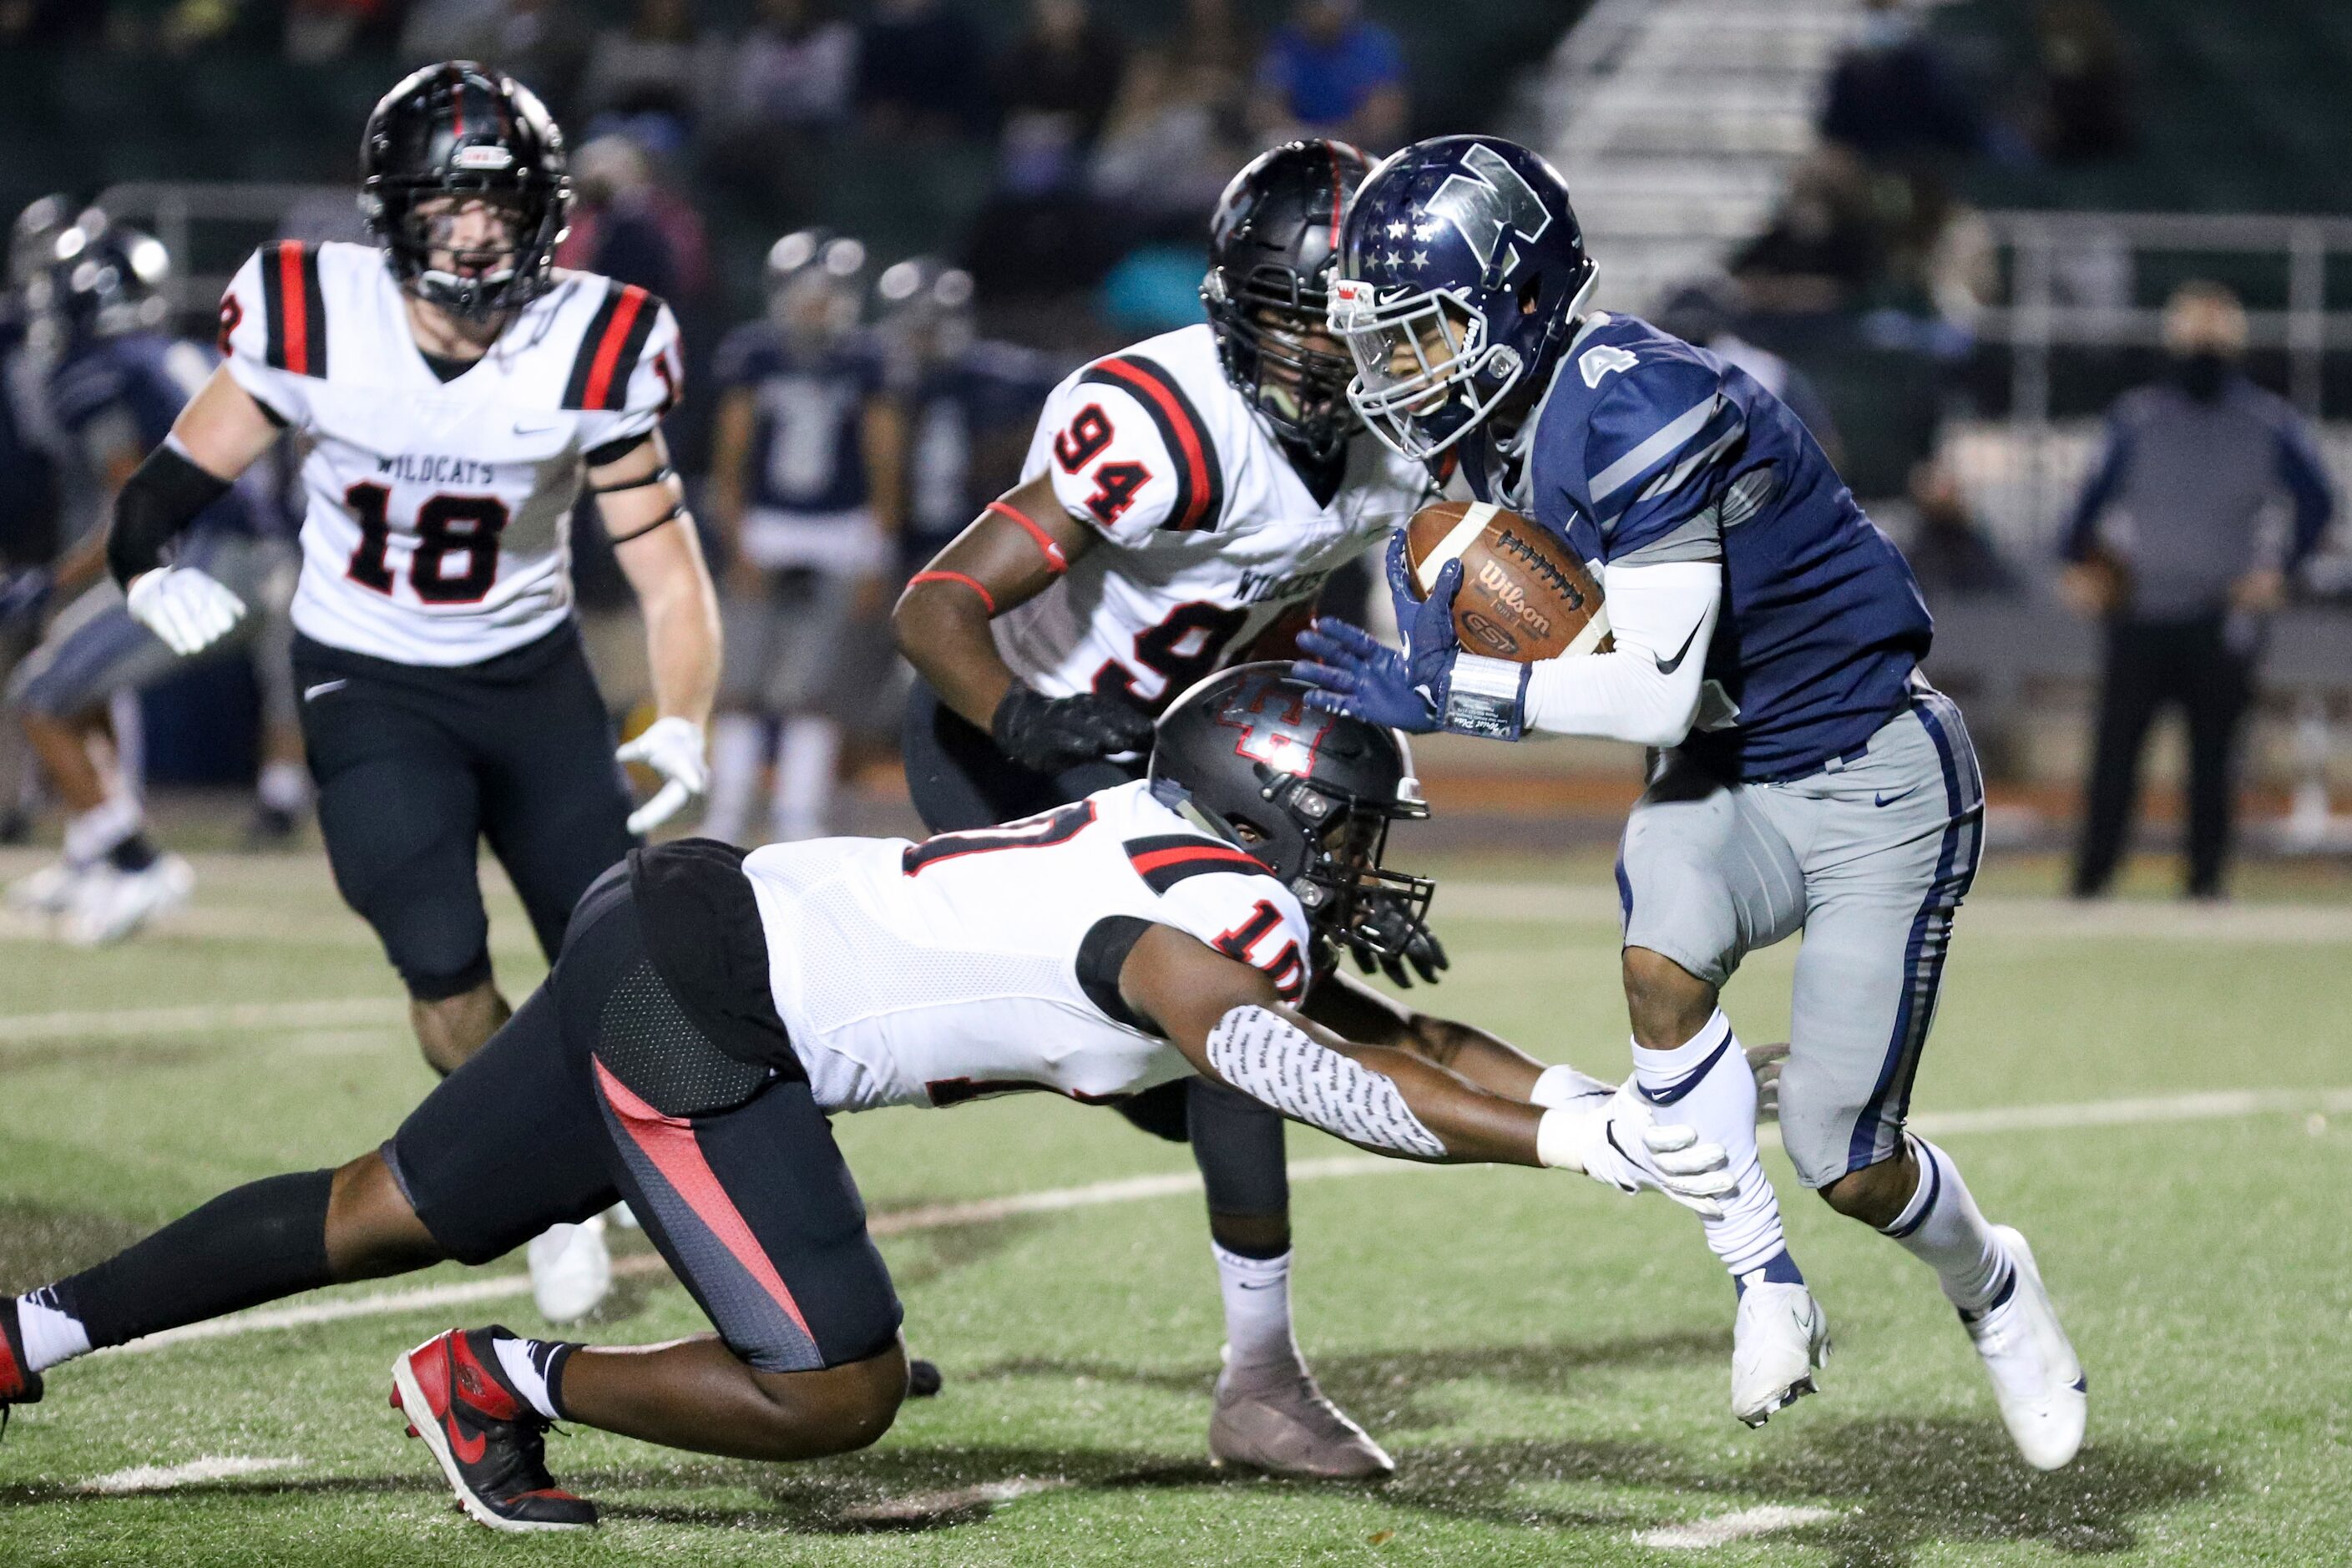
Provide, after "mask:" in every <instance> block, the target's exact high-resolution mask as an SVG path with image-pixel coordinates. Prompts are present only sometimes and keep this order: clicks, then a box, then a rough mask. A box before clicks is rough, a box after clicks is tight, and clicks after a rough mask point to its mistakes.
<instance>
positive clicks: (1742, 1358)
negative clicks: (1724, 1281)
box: [1731, 1280, 1830, 1426]
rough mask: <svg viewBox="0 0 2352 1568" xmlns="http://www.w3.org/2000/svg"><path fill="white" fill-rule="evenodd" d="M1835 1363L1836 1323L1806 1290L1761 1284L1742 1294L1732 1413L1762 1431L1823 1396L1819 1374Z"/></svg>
mask: <svg viewBox="0 0 2352 1568" xmlns="http://www.w3.org/2000/svg"><path fill="white" fill-rule="evenodd" d="M1829 1359H1830V1320H1829V1315H1828V1314H1827V1313H1825V1312H1823V1311H1822V1304H1821V1303H1820V1302H1819V1301H1816V1300H1813V1293H1812V1292H1811V1290H1808V1289H1805V1287H1803V1286H1802V1285H1782V1284H1773V1283H1769V1282H1765V1281H1760V1280H1759V1282H1757V1283H1755V1284H1753V1285H1750V1286H1748V1288H1747V1289H1745V1290H1743V1291H1741V1292H1740V1295H1739V1315H1738V1318H1737V1319H1735V1320H1734V1321H1733V1323H1732V1329H1731V1413H1732V1415H1736V1416H1738V1418H1739V1419H1740V1421H1741V1422H1742V1423H1744V1424H1745V1425H1747V1426H1763V1425H1764V1423H1765V1422H1767V1421H1769V1420H1770V1419H1771V1418H1772V1414H1773V1412H1774V1411H1777V1410H1786V1409H1787V1408H1788V1407H1789V1406H1790V1405H1794V1404H1795V1403H1796V1402H1797V1401H1798V1400H1800V1399H1802V1398H1803V1397H1804V1396H1805V1395H1806V1394H1814V1393H1818V1392H1819V1389H1818V1387H1817V1385H1816V1384H1814V1382H1813V1370H1814V1369H1815V1368H1816V1367H1819V1366H1822V1365H1823V1364H1824V1363H1827V1362H1828V1361H1829Z"/></svg>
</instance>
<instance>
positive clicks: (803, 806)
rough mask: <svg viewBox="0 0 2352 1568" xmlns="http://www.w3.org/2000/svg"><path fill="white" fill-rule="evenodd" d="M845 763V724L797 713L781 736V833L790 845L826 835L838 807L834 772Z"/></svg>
mask: <svg viewBox="0 0 2352 1568" xmlns="http://www.w3.org/2000/svg"><path fill="white" fill-rule="evenodd" d="M840 765H841V726H840V725H838V724H836V723H835V722H834V721H832V720H830V719H818V718H813V717H811V716H809V715H807V714H799V715H795V716H794V717H793V718H790V719H787V720H785V721H784V727H783V731H782V733H781V734H779V735H778V736H777V737H776V795H775V800H774V802H773V803H772V809H773V811H774V814H775V830H776V837H777V838H778V839H779V840H782V841H783V842H786V843H790V842H792V841H793V840H795V839H801V838H822V837H824V827H825V821H826V818H827V817H829V816H831V815H832V811H833V775H834V773H835V770H836V769H838V768H839V767H840Z"/></svg>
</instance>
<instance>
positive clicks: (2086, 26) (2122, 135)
mask: <svg viewBox="0 0 2352 1568" xmlns="http://www.w3.org/2000/svg"><path fill="white" fill-rule="evenodd" d="M2033 41H2034V47H2035V53H2036V55H2037V56H2038V58H2037V60H2036V66H2037V71H2036V75H2037V76H2038V78H2039V80H2038V82H2037V86H2038V87H2039V89H2040V94H2041V103H2040V105H2039V106H2038V110H2037V112H2036V114H2035V117H2034V126H2033V144H2034V151H2036V152H2037V153H2041V155H2042V157H2044V158H2047V159H2048V160H2050V161H2051V162H2052V163H2092V162H2095V161H2096V160H2099V159H2102V158H2121V157H2124V156H2126V155H2127V154H2128V153H2130V152H2131V151H2132V149H2133V148H2134V147H2135V146H2136V145H2137V143H2138V141H2139V126H2138V122H2137V115H2136V114H2135V113H2134V111H2133V108H2132V84H2131V61H2130V58H2129V57H2128V56H2127V55H2126V51H2125V47H2124V37H2123V29H2122V28H2120V27H2118V26H2116V19H2115V16H2113V15H2112V14H2111V13H2110V12H2109V11H2108V10H2107V8H2106V6H2105V5H2103V4H2101V3H2100V0H2042V4H2041V5H2038V6H2036V7H2035V8H2034V16H2033Z"/></svg>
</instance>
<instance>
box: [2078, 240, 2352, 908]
mask: <svg viewBox="0 0 2352 1568" xmlns="http://www.w3.org/2000/svg"><path fill="white" fill-rule="evenodd" d="M2164 343H2165V348H2166V350H2167V352H2168V355H2169V357H2170V362H2171V371H2170V374H2168V376H2167V377H2166V378H2165V379H2164V380H2163V381H2161V382H2158V383H2157V384H2153V385H2149V386H2143V387H2140V388H2137V390H2135V391H2132V392H2128V393H2126V394H2125V395H2123V397H2122V398H2121V399H2119V400H2118V401H2117V402H2116V406H2115V408H2114V409H2113V411H2112V412H2111V413H2110V414H2109V415H2108V416H2107V433H2106V445H2105V450H2104V452H2103V453H2102V454H2101V457H2100V458H2099V462H2098V466H2097V468H2095V471H2094V472H2093V475H2092V478H2091V482H2090V484H2089V486H2088V487H2087V488H2085V489H2084V491H2083V496H2082V500H2080V501H2078V502H2077V503H2076V504H2075V508H2074V518H2073V521H2071V523H2070V524H2069V526H2068V527H2067V530H2066V537H2065V543H2064V546H2063V555H2064V558H2065V561H2066V563H2067V565H2066V571H2065V574H2064V576H2063V578H2062V579H2061V580H2060V586H2061V588H2062V590H2063V592H2064V594H2065V595H2066V597H2067V598H2068V599H2069V600H2070V601H2072V602H2073V603H2074V605H2075V606H2076V607H2077V608H2078V609H2081V610H2082V611H2083V612H2084V613H2085V614H2087V615H2093V616H2098V617H2100V618H2102V619H2104V620H2105V623H2106V632H2107V649H2106V668H2105V676H2104V678H2103V679H2102V681H2101V685H2100V692H2099V718H2098V731H2097V737H2096V740H2095V746H2094V754H2093V758H2092V763H2091V773H2090V779H2089V782H2088V787H2087V791H2086V795H2085V799H2084V822H2083V837H2082V844H2081V847H2080V850H2079V852H2078V855H2077V858H2076V860H2075V866H2074V893H2075V896H2076V897H2078V898H2092V897H2095V896H2097V895H2098V894H2100V893H2102V892H2104V891H2105V889H2106V887H2107V884H2108V881H2109V880H2110V879H2112V878H2113V876H2114V874H2115V869H2116V863H2117V861H2118V860H2120V859H2121V858H2122V855H2123V851H2124V847H2125V843H2126V838H2127V837H2128V836H2129V831H2130V826H2131V816H2132V812H2133V807H2134V805H2135V801H2136V797H2137V793H2138V787H2139V759H2140V752H2141V749H2142V746H2143V744H2144V743H2145V742H2146V741H2147V731H2148V726H2149V725H2150V724H2151V723H2152V722H2153V721H2154V720H2155V718H2156V715H2157V713H2158V711H2159V710H2161V709H2163V708H2164V707H2166V706H2167V705H2168V704H2171V703H2179V705H2180V707H2181V708H2182V710H2184V712H2185V713H2186V715H2187V717H2188V721H2189V881H2188V891H2189V896H2190V897H2192V898H2200V899H2210V898H2219V897H2221V894H2222V891H2223V884H2222V877H2223V871H2224V867H2225V863H2226V861H2227V858H2228V854H2229V847H2230V829H2231V810H2232V806H2233V795H2234V793H2235V792H2234V788H2233V783H2234V773H2235V764H2236V752H2237V745H2238V739H2239V734H2240V731H2241V729H2242V721H2243V719H2244V717H2245V712H2246V709H2247V706H2248V703H2249V700H2250V699H2251V698H2252V694H2253V689H2254V687H2253V676H2254V667H2255V660H2256V656H2257V655H2258V653H2259V652H2260V649H2261V644H2262V634H2263V625H2264V623H2265V621H2266V620H2267V619H2268V617H2269V616H2270V615H2271V614H2272V613H2273V611H2275V610H2276V609H2277V608H2278V607H2279V605H2281V604H2282V603H2283V602H2284V599H2285V597H2286V592H2287V584H2288V582H2289V579H2290V577H2291V575H2292V574H2293V573H2294V570H2295V569H2296V567H2298V566H2299V565H2301V564H2302V563H2303V561H2304V559H2305V557H2306V556H2308V555H2309V554H2310V553H2311V552H2312V550H2313V548H2314V547H2315V545H2316V544H2317V543H2318V542H2319V538H2320V535H2321V533H2322V531H2325V529H2326V526H2327V520H2328V516H2329V513H2330V511H2331V510H2332V509H2333V500H2332V498H2331V496H2330V493H2329V489H2328V483H2327V475H2326V470H2325V469H2323V468H2321V466H2320V461H2319V455H2318V452H2317V451H2316V449H2315V447H2314V446H2313V444H2312V437H2311V431H2310V429H2309V427H2308V426H2306V425H2305V423H2304V421H2303V419H2302V417H2301V416H2298V415H2297V414H2296V413H2295V412H2294V409H2293V408H2291V407H2290V406H2288V405H2287V404H2286V403H2285V402H2284V400H2283V399H2281V398H2278V397H2276V396H2273V395H2271V394H2270V393H2268V392H2265V391H2263V390H2262V389H2261V388H2260V387H2258V386H2256V385H2255V384H2253V383H2252V382H2251V381H2249V380H2248V379H2247V378H2246V375H2245V374H2244V372H2243V371H2242V370H2241V369H2240V368H2239V360H2240V359H2241V357H2242V355H2243V354H2244V353H2245V347H2246V314H2245V311H2244V310H2243V308H2242V307H2241V306H2240V305H2239V303H2238V300H2237V296H2235V295H2234V294H2232V293H2231V292H2230V290H2228V289H2224V288H2222V287H2221V286H2220V285H2218V284H2213V283H2188V284H2184V285H2182V286H2181V288H2180V289H2178V290H2177V291H2176V292H2175V293H2174V294H2173V296H2172V299H2171V300H2170V301H2169V302H2168V304H2167V305H2166V307H2165V314H2164ZM2282 500H2284V501H2285V502H2286V503H2287V505H2288V508H2289V510H2291V514H2292V521H2291V525H2290V526H2289V527H2288V529H2287V530H2286V531H2285V537H2284V540H2280V539H2277V538H2276V537H2275V536H2276V533H2277V531H2276V530H2273V529H2267V528H2265V526H2264V524H2265V521H2267V520H2268V519H2269V518H2270V517H2272V516H2273V515H2274V509H2275V507H2276V505H2277V503H2278V502H2280V501H2282Z"/></svg>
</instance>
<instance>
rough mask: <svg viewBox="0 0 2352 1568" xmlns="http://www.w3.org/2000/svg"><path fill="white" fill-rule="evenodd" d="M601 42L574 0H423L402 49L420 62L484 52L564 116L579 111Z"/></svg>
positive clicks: (483, 57)
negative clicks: (575, 99) (594, 46)
mask: <svg viewBox="0 0 2352 1568" xmlns="http://www.w3.org/2000/svg"><path fill="white" fill-rule="evenodd" d="M592 42H593V38H592V35H591V34H590V32H589V29H588V27H587V25H586V24H585V23H583V22H582V21H581V19H580V17H579V16H578V14H577V13H576V12H575V11H574V10H573V9H572V5H570V4H569V3H568V0H420V4H418V5H417V6H416V8H415V10H414V11H412V12H410V13H409V16H408V24H407V26H404V27H403V28H402V29H401V34H400V53H401V56H402V58H404V60H406V61H407V62H408V63H409V64H412V65H423V64H425V63H426V62H428V61H432V60H479V61H480V62H481V63H482V64H484V65H488V66H496V67H497V68H499V69H500V70H502V71H505V72H506V73H507V74H508V75H509V76H511V77H513V78H514V79H516V80H518V81H520V82H521V83H522V84H523V85H524V86H526V87H528V88H530V89H531V90H532V91H533V92H535V93H537V94H539V96H540V97H541V99H543V100H546V103H547V106H548V107H549V108H550V109H551V110H554V112H555V115H556V118H557V119H559V120H562V119H563V118H564V117H566V116H567V115H569V114H570V113H571V112H572V89H574V88H575V87H577V86H578V85H579V81H580V72H581V70H582V68H583V67H584V66H585V65H586V63H587V59H588V50H589V47H590V45H591V43H592Z"/></svg>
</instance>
